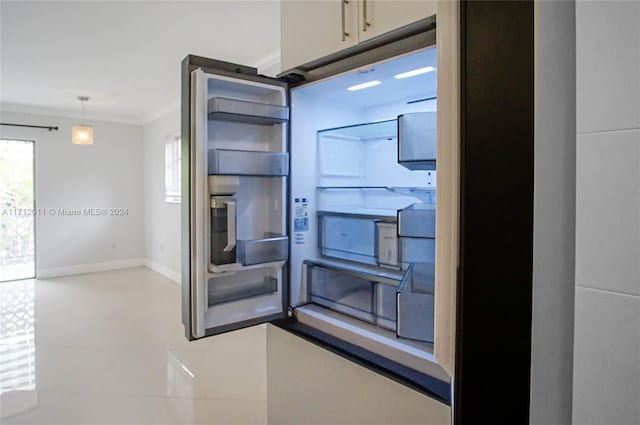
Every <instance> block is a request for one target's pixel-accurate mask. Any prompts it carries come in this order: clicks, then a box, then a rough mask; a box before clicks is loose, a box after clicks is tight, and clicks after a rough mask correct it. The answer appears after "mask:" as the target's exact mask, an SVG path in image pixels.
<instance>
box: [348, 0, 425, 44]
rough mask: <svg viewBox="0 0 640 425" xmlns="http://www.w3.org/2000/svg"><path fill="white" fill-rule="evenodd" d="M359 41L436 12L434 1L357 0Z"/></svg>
mask: <svg viewBox="0 0 640 425" xmlns="http://www.w3.org/2000/svg"><path fill="white" fill-rule="evenodd" d="M358 9H359V15H358V21H359V22H358V23H359V25H358V28H359V29H358V32H359V33H360V34H359V41H364V40H368V39H370V38H373V37H375V36H378V35H380V34H384V33H386V32H389V31H391V30H393V29H396V28H399V27H401V26H404V25H407V24H410V23H412V22H415V21H419V20H420V19H423V18H427V17H429V16H432V15H435V14H436V2H435V1H428V0H359V1H358Z"/></svg>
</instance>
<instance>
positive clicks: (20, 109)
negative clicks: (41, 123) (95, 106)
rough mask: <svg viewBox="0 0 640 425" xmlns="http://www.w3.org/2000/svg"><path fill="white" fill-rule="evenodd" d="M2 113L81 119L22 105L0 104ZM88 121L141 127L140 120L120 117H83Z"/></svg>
mask: <svg viewBox="0 0 640 425" xmlns="http://www.w3.org/2000/svg"><path fill="white" fill-rule="evenodd" d="M4 112H13V113H18V114H28V115H42V116H46V117H57V118H72V119H82V118H83V116H82V113H80V112H78V111H70V110H68V109H56V108H47V107H42V106H32V105H23V104H18V103H6V102H2V103H0V114H2V113H4ZM84 119H85V120H88V121H103V122H110V123H118V124H129V125H142V124H143V123H142V122H141V120H140V119H132V118H131V117H121V116H117V115H108V114H96V113H87V114H85V116H84Z"/></svg>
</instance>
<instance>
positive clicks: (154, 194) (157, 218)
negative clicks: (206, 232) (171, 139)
mask: <svg viewBox="0 0 640 425" xmlns="http://www.w3.org/2000/svg"><path fill="white" fill-rule="evenodd" d="M179 130H180V110H179V109H175V110H174V111H172V112H169V113H168V114H167V115H165V116H163V117H160V118H158V119H156V120H154V121H151V122H150V123H147V124H146V125H145V126H144V254H145V259H146V265H147V267H149V268H151V269H153V270H155V271H156V272H158V273H161V274H163V275H165V276H166V277H168V278H169V279H172V280H173V281H175V282H177V283H180V261H181V260H180V258H181V240H180V234H181V232H180V204H177V203H168V202H165V197H164V195H165V191H164V190H165V188H164V148H165V143H166V141H167V137H168V136H169V135H170V134H173V133H175V132H176V131H179Z"/></svg>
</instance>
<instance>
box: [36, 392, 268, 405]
mask: <svg viewBox="0 0 640 425" xmlns="http://www.w3.org/2000/svg"><path fill="white" fill-rule="evenodd" d="M36 391H37V392H39V393H47V394H49V393H58V394H63V395H66V396H73V395H81V396H87V397H101V396H112V397H140V398H160V399H164V398H170V399H175V400H200V401H233V402H243V403H245V402H246V403H266V402H267V401H268V400H266V399H249V398H228V397H202V396H199V397H187V396H178V395H158V394H139V393H114V392H107V391H91V392H88V391H80V390H77V391H74V390H69V389H63V390H55V389H43V390H36Z"/></svg>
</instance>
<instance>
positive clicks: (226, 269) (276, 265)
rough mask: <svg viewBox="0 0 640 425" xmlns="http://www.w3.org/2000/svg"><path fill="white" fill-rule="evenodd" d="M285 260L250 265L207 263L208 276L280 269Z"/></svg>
mask: <svg viewBox="0 0 640 425" xmlns="http://www.w3.org/2000/svg"><path fill="white" fill-rule="evenodd" d="M284 263H286V261H284V260H283V261H270V262H268V263H259V264H252V265H250V266H245V265H242V263H233V264H224V265H222V266H217V265H215V264H211V263H210V264H209V273H208V275H209V277H220V276H226V275H230V274H234V273H237V272H242V271H246V270H255V269H266V268H273V269H276V270H279V269H281V268H282V267H283V266H284Z"/></svg>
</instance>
